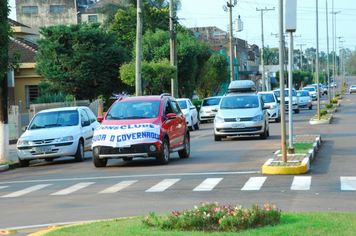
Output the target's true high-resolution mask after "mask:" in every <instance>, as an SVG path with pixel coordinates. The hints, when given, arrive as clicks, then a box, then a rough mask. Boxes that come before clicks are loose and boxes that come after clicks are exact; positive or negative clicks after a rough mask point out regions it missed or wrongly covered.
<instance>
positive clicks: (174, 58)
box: [169, 0, 178, 98]
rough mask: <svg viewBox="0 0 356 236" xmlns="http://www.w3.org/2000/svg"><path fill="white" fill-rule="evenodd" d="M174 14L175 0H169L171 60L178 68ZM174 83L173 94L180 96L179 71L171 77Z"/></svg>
mask: <svg viewBox="0 0 356 236" xmlns="http://www.w3.org/2000/svg"><path fill="white" fill-rule="evenodd" d="M174 19H175V18H174V15H173V0H169V33H170V40H169V45H170V60H171V65H172V66H175V67H176V68H177V56H176V54H177V45H176V44H177V43H176V42H177V41H176V33H175V32H174V25H173V23H174ZM171 83H172V92H171V93H172V96H173V97H176V98H178V76H177V72H176V73H175V74H174V78H172V79H171Z"/></svg>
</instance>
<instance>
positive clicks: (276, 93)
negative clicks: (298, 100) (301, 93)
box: [274, 89, 297, 97]
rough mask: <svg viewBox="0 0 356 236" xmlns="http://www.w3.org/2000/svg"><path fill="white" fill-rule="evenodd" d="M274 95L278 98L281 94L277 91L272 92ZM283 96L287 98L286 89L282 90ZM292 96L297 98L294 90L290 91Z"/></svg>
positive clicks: (287, 92)
mask: <svg viewBox="0 0 356 236" xmlns="http://www.w3.org/2000/svg"><path fill="white" fill-rule="evenodd" d="M274 94H275V95H276V96H277V97H280V96H281V93H280V91H279V90H278V91H274ZM284 96H285V97H288V96H289V90H288V89H286V90H284ZM292 96H297V94H296V93H295V90H292Z"/></svg>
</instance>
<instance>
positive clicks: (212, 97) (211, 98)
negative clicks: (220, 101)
mask: <svg viewBox="0 0 356 236" xmlns="http://www.w3.org/2000/svg"><path fill="white" fill-rule="evenodd" d="M221 97H222V96H214V97H207V98H204V100H206V99H212V98H221Z"/></svg>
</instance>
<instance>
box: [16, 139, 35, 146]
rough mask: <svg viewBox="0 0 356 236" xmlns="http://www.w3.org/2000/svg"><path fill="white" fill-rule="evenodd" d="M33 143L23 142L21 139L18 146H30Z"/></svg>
mask: <svg viewBox="0 0 356 236" xmlns="http://www.w3.org/2000/svg"><path fill="white" fill-rule="evenodd" d="M31 144H32V142H31V141H30V140H22V139H19V140H18V141H17V146H28V145H31Z"/></svg>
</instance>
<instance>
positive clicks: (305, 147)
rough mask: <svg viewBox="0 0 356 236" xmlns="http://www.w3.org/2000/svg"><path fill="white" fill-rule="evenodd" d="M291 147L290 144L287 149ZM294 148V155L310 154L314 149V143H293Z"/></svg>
mask: <svg viewBox="0 0 356 236" xmlns="http://www.w3.org/2000/svg"><path fill="white" fill-rule="evenodd" d="M288 147H289V144H288V143H287V149H288ZM293 147H294V153H295V154H298V153H308V152H309V150H310V149H311V148H312V147H313V143H293ZM281 153H282V151H279V153H278V154H281Z"/></svg>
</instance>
